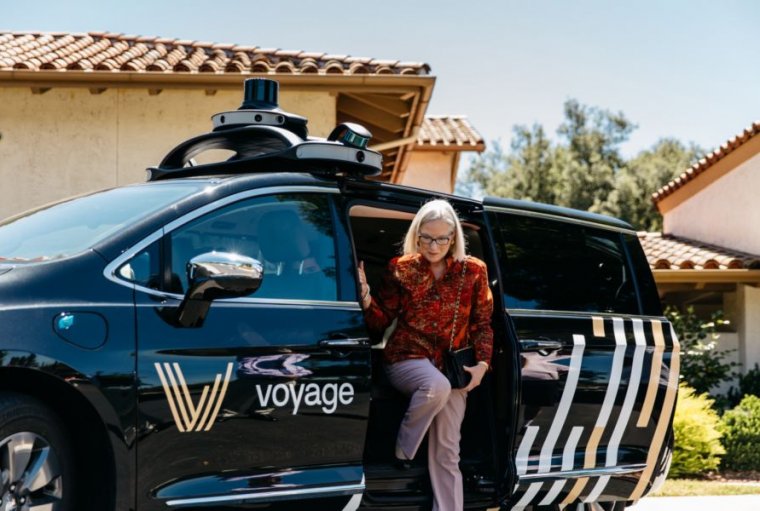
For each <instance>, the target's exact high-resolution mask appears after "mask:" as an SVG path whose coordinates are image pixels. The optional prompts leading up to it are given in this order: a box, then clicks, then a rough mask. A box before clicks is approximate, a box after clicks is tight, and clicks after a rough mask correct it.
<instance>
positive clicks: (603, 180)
mask: <svg viewBox="0 0 760 511" xmlns="http://www.w3.org/2000/svg"><path fill="white" fill-rule="evenodd" d="M564 113H565V121H564V122H563V123H562V124H561V125H560V127H559V129H558V130H557V134H558V135H559V136H560V138H561V139H563V141H564V143H560V146H559V148H558V151H557V153H556V154H555V164H556V166H557V170H558V173H559V176H560V178H559V182H560V189H559V190H558V197H557V202H556V203H557V204H559V205H560V206H568V207H571V208H576V209H584V210H588V211H594V212H602V211H604V204H605V203H606V201H607V200H608V197H609V195H610V193H611V192H612V190H613V189H614V185H615V175H616V174H617V172H618V171H619V170H620V169H621V168H622V167H623V165H624V164H625V160H624V158H623V157H622V155H621V154H620V144H622V143H623V142H625V141H626V140H628V137H629V136H630V134H631V132H632V131H633V130H634V128H635V126H634V125H633V124H632V123H631V122H630V121H629V120H628V119H626V117H625V116H624V115H623V113H622V112H619V113H612V112H610V111H608V110H601V109H599V108H595V107H588V106H584V105H581V104H580V103H578V101H576V100H574V99H571V100H568V101H566V102H565V107H564Z"/></svg>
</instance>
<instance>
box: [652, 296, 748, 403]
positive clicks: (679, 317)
mask: <svg viewBox="0 0 760 511" xmlns="http://www.w3.org/2000/svg"><path fill="white" fill-rule="evenodd" d="M665 316H667V318H668V319H669V320H670V322H671V324H672V325H673V329H674V330H675V331H676V333H677V335H678V340H679V342H680V343H681V379H682V380H683V381H684V382H686V384H687V385H689V387H691V388H693V389H694V390H695V391H696V392H697V393H698V394H704V393H706V392H709V391H710V390H711V389H713V388H714V387H717V386H718V385H720V384H721V383H723V382H726V381H730V380H732V379H733V378H734V377H735V376H736V374H735V373H734V368H735V367H736V366H737V365H738V364H737V363H736V362H732V361H730V360H729V358H730V356H731V353H732V352H733V351H735V350H721V349H719V347H718V341H719V339H720V334H719V333H718V326H719V325H722V324H727V323H728V320H725V319H723V312H721V311H717V312H715V313H713V314H712V316H711V318H710V320H709V321H704V320H702V319H700V318H699V317H697V315H696V314H695V313H694V307H692V306H689V307H687V308H686V311H685V312H681V311H679V310H678V309H676V308H675V307H670V306H669V307H667V308H666V309H665Z"/></svg>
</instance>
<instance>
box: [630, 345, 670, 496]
mask: <svg viewBox="0 0 760 511" xmlns="http://www.w3.org/2000/svg"><path fill="white" fill-rule="evenodd" d="M680 351H681V345H680V344H679V343H678V339H676V338H675V336H674V337H673V354H672V356H671V357H670V374H669V375H668V390H667V392H666V394H665V402H664V403H663V405H662V410H661V411H660V419H659V421H658V422H657V429H655V431H654V438H653V439H652V444H651V446H650V448H649V454H648V455H647V466H646V468H645V469H644V472H642V473H641V478H640V479H639V482H638V484H637V485H636V488H634V489H633V493H631V496H630V497H628V500H633V501H637V500H639V499H640V498H641V496H642V495H643V494H644V491H645V490H646V488H647V486H648V485H649V480H650V478H651V477H652V472H653V471H654V469H655V465H656V464H657V460H658V457H659V456H660V448H661V447H662V443H663V442H664V441H665V434H666V433H667V432H668V426H670V416H671V414H672V413H673V406H674V404H675V401H676V394H677V393H678V373H679V370H680V368H681V358H680V355H679V354H680Z"/></svg>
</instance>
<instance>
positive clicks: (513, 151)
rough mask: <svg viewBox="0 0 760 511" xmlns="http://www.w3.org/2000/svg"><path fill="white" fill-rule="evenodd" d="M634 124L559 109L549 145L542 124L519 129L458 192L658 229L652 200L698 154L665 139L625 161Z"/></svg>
mask: <svg viewBox="0 0 760 511" xmlns="http://www.w3.org/2000/svg"><path fill="white" fill-rule="evenodd" d="M635 127H636V126H635V125H634V124H633V123H632V122H631V121H629V120H628V119H627V118H626V117H625V115H624V114H623V113H621V112H618V113H614V112H611V111H609V110H603V109H599V108H596V107H589V106H585V105H582V104H580V103H579V102H578V101H577V100H574V99H571V100H568V101H566V102H565V104H564V121H563V122H562V124H561V125H560V127H559V128H558V129H557V141H556V142H552V140H550V139H549V138H548V137H547V135H546V132H545V130H544V128H543V127H542V126H541V125H540V124H534V125H533V126H532V127H530V128H528V127H525V126H516V127H514V128H513V132H514V137H513V139H512V143H511V145H510V151H509V152H505V151H504V150H503V149H502V147H501V145H500V144H498V143H494V144H493V148H492V149H491V150H489V151H486V152H485V153H483V154H482V155H480V156H478V157H477V158H475V159H474V160H473V161H472V163H471V165H470V167H469V169H468V171H467V172H465V173H464V174H463V176H462V178H463V181H467V184H464V183H462V181H460V184H459V185H458V186H457V190H458V191H462V192H464V193H465V194H469V195H472V190H473V189H478V190H480V191H482V192H483V193H484V194H486V195H495V196H497V197H509V198H515V199H522V200H530V201H536V202H544V203H547V204H556V205H559V206H567V207H571V208H576V209H581V210H588V211H593V212H597V213H604V214H608V215H613V216H617V217H620V218H622V219H624V220H626V221H628V222H630V223H631V224H632V225H633V226H634V227H635V228H636V229H639V230H659V229H660V228H661V223H662V220H661V217H660V215H659V213H658V212H657V210H656V209H655V208H654V205H653V204H652V201H651V195H652V193H654V192H655V191H657V189H659V188H660V187H661V186H662V185H664V184H665V183H667V182H668V181H670V180H671V179H672V178H673V177H675V176H676V175H678V174H680V173H681V172H683V170H684V169H686V168H687V167H688V166H689V165H691V164H692V163H694V161H696V159H697V156H698V155H699V154H703V153H704V151H702V150H701V149H700V148H698V147H696V146H694V145H691V146H685V145H684V144H682V143H681V142H679V141H677V140H674V139H663V140H660V141H659V142H657V143H656V144H655V145H654V146H653V147H652V148H651V149H647V150H644V151H641V152H640V153H639V154H638V155H636V156H635V157H634V158H632V159H630V160H628V161H626V159H625V158H624V157H623V155H622V154H621V151H620V146H621V144H622V143H623V142H625V141H626V140H628V137H629V136H630V134H631V132H632V131H633V130H634V129H635Z"/></svg>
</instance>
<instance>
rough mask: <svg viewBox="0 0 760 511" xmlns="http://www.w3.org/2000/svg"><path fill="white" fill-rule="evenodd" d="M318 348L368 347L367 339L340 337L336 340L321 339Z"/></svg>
mask: <svg viewBox="0 0 760 511" xmlns="http://www.w3.org/2000/svg"><path fill="white" fill-rule="evenodd" d="M317 345H319V347H320V348H359V347H362V346H369V337H340V338H337V339H322V340H321V341H319V342H318V343H317Z"/></svg>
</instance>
